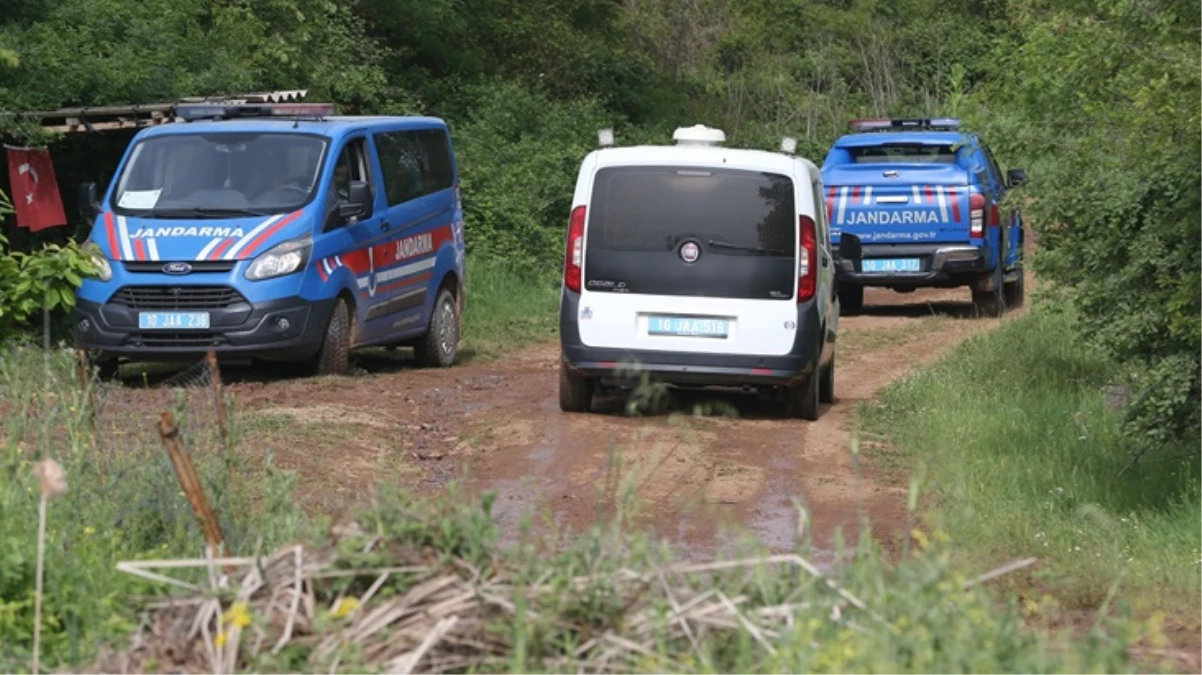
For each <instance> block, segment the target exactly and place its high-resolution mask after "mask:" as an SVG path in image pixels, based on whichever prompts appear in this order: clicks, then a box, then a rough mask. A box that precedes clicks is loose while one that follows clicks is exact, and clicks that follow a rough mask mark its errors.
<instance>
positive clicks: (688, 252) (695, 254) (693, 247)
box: [680, 241, 701, 263]
mask: <svg viewBox="0 0 1202 675" xmlns="http://www.w3.org/2000/svg"><path fill="white" fill-rule="evenodd" d="M700 257H701V247H700V246H698V245H697V244H696V243H694V242H691V241H689V242H685V245H684V246H681V247H680V259H681V260H683V261H685V262H687V263H694V262H697V259H698V258H700Z"/></svg>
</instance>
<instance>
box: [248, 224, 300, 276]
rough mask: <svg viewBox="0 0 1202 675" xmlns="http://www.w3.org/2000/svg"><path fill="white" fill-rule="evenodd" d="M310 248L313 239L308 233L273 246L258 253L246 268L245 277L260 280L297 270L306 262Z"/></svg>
mask: <svg viewBox="0 0 1202 675" xmlns="http://www.w3.org/2000/svg"><path fill="white" fill-rule="evenodd" d="M312 250H313V239H312V238H311V237H309V236H308V235H305V236H304V237H301V238H300V239H292V240H290V241H286V242H284V243H282V244H279V245H277V246H273V247H271V248H269V249H267V250H266V251H264V252H263V253H260V254H259V256H258V257H257V258H255V259H254V262H252V263H251V264H250V267H248V268H246V278H247V279H250V280H251V281H262V280H263V279H274V278H275V277H282V276H284V275H285V274H292V273H293V272H299V271H300V270H303V269H304V268H305V265H306V264H308V262H309V253H310V251H312Z"/></svg>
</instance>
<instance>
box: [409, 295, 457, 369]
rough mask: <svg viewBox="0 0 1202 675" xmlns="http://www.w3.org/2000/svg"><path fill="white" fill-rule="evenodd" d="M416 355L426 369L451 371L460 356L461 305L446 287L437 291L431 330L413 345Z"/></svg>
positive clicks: (431, 317) (431, 314) (431, 316)
mask: <svg viewBox="0 0 1202 675" xmlns="http://www.w3.org/2000/svg"><path fill="white" fill-rule="evenodd" d="M413 355H414V357H416V358H417V363H418V365H420V366H422V367H423V368H450V367H451V366H452V365H454V364H455V359H456V358H457V357H458V356H459V303H457V302H455V295H454V294H453V293H451V291H450V290H448V289H446V288H440V289H438V295H437V296H435V298H434V309H432V310H431V311H430V327H429V328H428V329H426V334H425V335H423V336H422V337H421V339H420V340H418V341H417V344H415V345H414V346H413Z"/></svg>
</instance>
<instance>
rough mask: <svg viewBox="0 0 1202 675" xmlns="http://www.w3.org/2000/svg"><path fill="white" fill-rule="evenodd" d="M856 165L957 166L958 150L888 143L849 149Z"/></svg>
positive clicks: (946, 146) (940, 146)
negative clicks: (919, 164) (915, 164)
mask: <svg viewBox="0 0 1202 675" xmlns="http://www.w3.org/2000/svg"><path fill="white" fill-rule="evenodd" d="M847 152H848V153H849V154H850V155H851V159H852V161H853V162H855V163H856V164H881V163H883V164H896V163H902V164H914V163H922V164H955V163H956V148H955V147H954V146H952V145H930V144H926V143H887V144H884V145H867V146H861V147H855V148H848V149H847Z"/></svg>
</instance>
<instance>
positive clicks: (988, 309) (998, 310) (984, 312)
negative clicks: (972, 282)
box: [972, 267, 1006, 317]
mask: <svg viewBox="0 0 1202 675" xmlns="http://www.w3.org/2000/svg"><path fill="white" fill-rule="evenodd" d="M972 307H973V309H974V310H976V312H977V316H982V317H1000V316H1001V315H1003V314H1005V313H1006V292H1005V284H1003V283H1002V268H1000V267H999V268H997V269H996V270H994V272H993V290H992V291H978V290H977V289H975V288H974V289H973V290H972Z"/></svg>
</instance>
